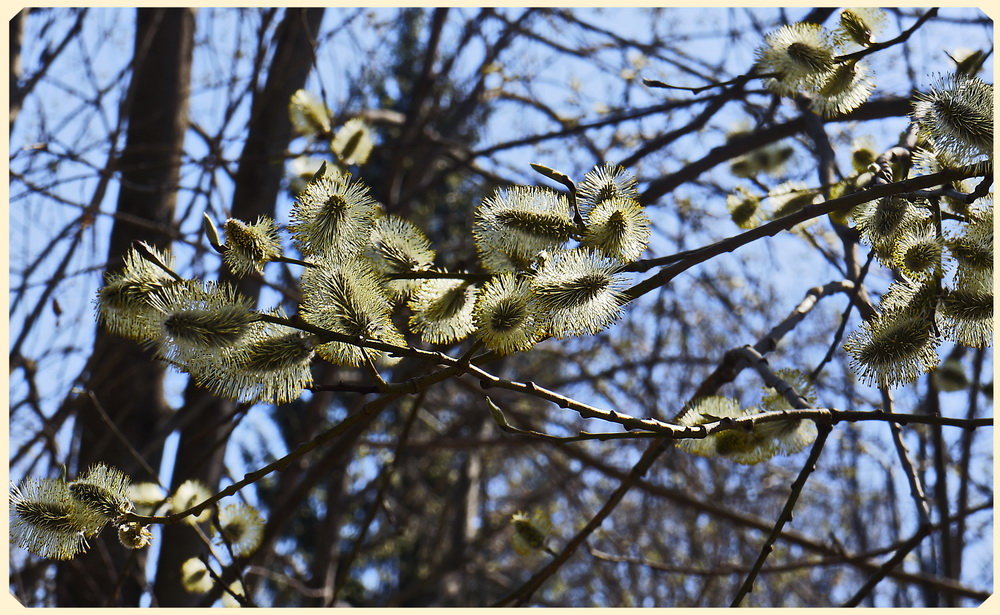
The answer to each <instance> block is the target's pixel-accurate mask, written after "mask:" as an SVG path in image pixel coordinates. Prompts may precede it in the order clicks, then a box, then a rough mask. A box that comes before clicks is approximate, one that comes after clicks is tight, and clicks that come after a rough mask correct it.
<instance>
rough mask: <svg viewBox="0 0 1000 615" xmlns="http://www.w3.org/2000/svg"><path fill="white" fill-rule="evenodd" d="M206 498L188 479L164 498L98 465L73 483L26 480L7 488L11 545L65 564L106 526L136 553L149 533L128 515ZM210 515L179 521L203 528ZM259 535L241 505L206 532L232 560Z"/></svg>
mask: <svg viewBox="0 0 1000 615" xmlns="http://www.w3.org/2000/svg"><path fill="white" fill-rule="evenodd" d="M209 497H211V494H210V493H209V491H208V489H207V488H206V487H205V486H204V485H202V484H201V483H200V482H198V481H194V480H189V481H185V482H183V483H181V485H180V486H178V487H177V489H176V490H175V491H174V493H173V494H171V495H170V496H169V497H167V495H166V494H165V493H164V491H163V489H161V488H160V487H159V485H157V484H155V483H132V482H131V480H130V479H129V477H128V476H127V475H126V474H124V473H123V472H121V471H120V470H118V469H116V468H111V467H108V466H106V465H104V464H95V465H93V466H91V467H90V468H89V469H88V470H87V471H86V472H84V473H83V474H81V475H80V476H79V477H78V478H76V479H75V480H73V481H66V480H63V479H58V478H43V479H36V478H26V479H24V480H23V481H21V482H20V483H19V484H16V485H13V484H12V485H11V488H10V523H11V525H10V538H11V543H12V544H15V545H17V546H19V547H21V548H23V549H26V550H28V551H30V552H31V553H34V554H35V555H38V556H40V557H45V558H49V559H71V558H73V557H74V556H76V555H77V554H79V553H82V552H83V551H85V550H86V549H87V547H88V544H87V541H88V539H91V538H93V537H95V536H97V535H98V534H99V533H100V532H101V530H103V529H104V528H105V527H106V526H107V525H109V524H110V525H112V526H113V527H114V528H115V529H116V530H117V532H118V540H119V542H121V544H122V545H123V546H125V547H127V548H129V549H141V548H143V547H146V546H148V545H149V542H150V540H151V539H152V532H150V531H149V528H148V527H147V526H146V525H144V524H143V523H140V522H138V521H134V520H131V519H134V518H136V517H135V516H132V517H131V518H130V517H129V513H135V515H150V514H153V513H154V512H156V510H157V509H158V508H160V507H161V506H162V508H163V510H164V511H166V512H170V513H174V514H177V513H182V512H185V511H187V510H189V509H191V508H193V507H195V506H196V505H198V504H201V503H202V502H204V501H205V500H207V499H209ZM213 510H214V509H213V508H206V509H205V510H203V511H201V512H200V513H199V514H198V515H188V516H186V517H184V518H183V521H184V522H186V523H188V524H191V525H195V524H198V523H205V522H207V521H209V520H210V519H211V516H212V513H213ZM263 532H264V521H263V519H262V518H261V515H260V513H259V512H258V511H257V509H256V508H254V507H252V506H250V505H248V504H245V503H232V504H227V505H226V506H223V507H220V508H219V510H218V518H217V519H216V522H213V524H212V533H213V534H215V535H216V536H217V539H218V541H219V542H220V543H224V544H225V545H226V546H227V549H228V550H229V552H230V553H231V555H232V556H233V557H241V556H247V555H249V554H251V553H253V552H254V551H255V550H256V549H257V547H258V546H260V542H261V540H262V538H263ZM195 559H197V558H195ZM210 580H211V579H209V581H210ZM185 586H186V587H187V586H188V583H187V581H185ZM189 591H196V590H195V589H191V588H189Z"/></svg>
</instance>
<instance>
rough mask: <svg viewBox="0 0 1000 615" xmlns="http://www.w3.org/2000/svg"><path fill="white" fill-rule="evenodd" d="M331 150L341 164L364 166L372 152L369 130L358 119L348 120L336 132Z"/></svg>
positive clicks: (366, 125)
mask: <svg viewBox="0 0 1000 615" xmlns="http://www.w3.org/2000/svg"><path fill="white" fill-rule="evenodd" d="M331 149H333V153H334V154H336V155H337V158H339V159H340V162H341V163H342V164H345V165H352V164H364V163H365V162H367V161H368V156H369V155H371V152H372V137H371V129H370V128H369V127H368V124H366V123H365V122H364V121H362V120H360V119H358V118H354V119H352V120H348V122H347V123H346V124H344V125H343V126H341V127H340V130H338V131H337V135H336V136H335V137H334V138H333V143H332V144H331Z"/></svg>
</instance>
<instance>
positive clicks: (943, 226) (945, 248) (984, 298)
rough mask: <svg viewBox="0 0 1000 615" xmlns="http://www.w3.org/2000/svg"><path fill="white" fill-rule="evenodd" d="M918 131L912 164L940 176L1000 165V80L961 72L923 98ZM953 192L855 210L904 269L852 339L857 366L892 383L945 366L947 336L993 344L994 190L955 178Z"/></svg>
mask: <svg viewBox="0 0 1000 615" xmlns="http://www.w3.org/2000/svg"><path fill="white" fill-rule="evenodd" d="M912 117H913V121H914V122H915V124H916V127H917V129H918V135H919V142H918V147H917V149H916V150H915V151H914V153H913V166H914V167H915V168H916V170H917V171H918V172H919V173H922V174H927V173H936V172H939V171H943V170H946V169H956V168H960V167H964V166H968V165H974V166H975V167H978V168H979V169H980V170H981V171H982V173H981V174H982V175H984V176H987V177H988V176H989V175H992V168H993V86H992V85H991V84H987V83H983V82H982V81H980V80H979V79H977V78H975V77H969V76H964V75H961V74H956V75H952V76H949V77H945V78H942V79H941V80H940V81H939V82H938V84H937V85H936V86H935V87H933V88H932V89H931V90H930V91H929V92H928V93H926V94H919V95H917V97H916V100H915V102H914V108H913V114H912ZM951 187H952V188H953V189H954V190H953V192H951V193H948V192H945V193H942V194H940V195H938V196H931V197H922V196H920V195H917V196H913V195H907V196H894V197H887V198H882V199H879V200H876V201H872V202H869V203H865V204H863V205H861V206H859V207H857V208H855V209H854V210H853V211H852V212H851V217H852V218H853V222H854V226H855V227H856V228H857V229H858V231H860V233H861V239H862V241H864V242H865V243H867V244H868V245H869V246H871V248H872V250H873V252H874V254H875V256H876V258H877V259H878V260H879V261H880V262H882V263H883V264H884V265H886V266H887V267H890V268H892V269H894V270H895V271H896V272H898V275H897V276H896V279H895V281H893V282H892V284H891V285H890V286H889V290H888V292H887V293H886V294H885V295H884V296H883V297H882V299H881V301H880V303H879V305H878V313H877V314H876V315H875V316H874V317H873V318H871V319H869V320H867V321H865V322H863V323H862V324H861V327H860V328H859V329H858V330H857V331H856V332H855V333H854V334H853V335H852V336H851V337H850V338H849V339H848V340H847V343H846V344H845V345H844V347H845V349H846V350H847V351H848V353H850V355H851V356H852V359H853V368H854V370H855V371H856V372H857V373H858V374H859V375H860V376H861V377H862V379H863V380H865V381H866V382H869V383H875V384H878V385H879V386H885V387H892V386H898V385H899V384H903V383H908V382H913V381H914V380H916V379H917V377H919V376H920V375H921V374H923V373H925V372H928V371H930V370H932V369H934V368H935V367H937V365H938V362H939V358H938V355H937V352H936V348H937V346H938V345H939V344H940V343H941V342H942V341H943V340H948V341H952V342H955V343H957V344H962V345H965V346H971V347H974V348H984V347H986V346H989V345H991V344H992V341H993V194H992V192H990V193H985V194H982V195H981V196H978V197H977V198H975V200H973V201H971V202H969V199H968V198H967V197H965V196H964V195H967V194H972V193H974V192H975V191H976V190H977V186H976V185H975V184H973V183H972V182H971V181H968V180H965V181H959V182H954V183H953V184H952V186H951Z"/></svg>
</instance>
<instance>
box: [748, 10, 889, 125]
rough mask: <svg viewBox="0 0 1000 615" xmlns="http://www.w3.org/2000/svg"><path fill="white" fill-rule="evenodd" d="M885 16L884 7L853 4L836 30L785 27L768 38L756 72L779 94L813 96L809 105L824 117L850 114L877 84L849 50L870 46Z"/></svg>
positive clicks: (842, 14) (809, 25) (803, 25)
mask: <svg viewBox="0 0 1000 615" xmlns="http://www.w3.org/2000/svg"><path fill="white" fill-rule="evenodd" d="M885 21H886V14H885V12H884V11H883V10H881V9H876V8H854V9H843V10H842V11H841V12H840V19H839V21H838V24H837V26H836V28H835V29H833V30H828V29H827V28H825V27H823V26H822V25H819V24H814V23H794V24H789V25H786V26H783V27H781V28H780V29H778V30H776V31H774V32H772V33H770V34H768V35H767V36H766V37H765V38H764V44H763V45H762V46H761V47H760V48H759V49H758V50H757V65H756V66H755V70H754V73H755V74H757V75H759V76H766V78H765V81H764V82H765V85H766V86H767V88H768V89H769V90H771V91H772V92H774V93H775V94H780V95H782V96H796V95H800V94H804V95H806V96H808V97H809V99H810V107H811V108H812V109H813V110H814V111H816V112H817V113H819V114H821V115H823V116H827V117H830V116H835V115H841V114H844V113H847V112H848V111H852V110H853V109H856V108H857V107H859V106H861V104H862V103H864V102H865V101H866V100H868V97H869V96H870V95H871V93H872V90H873V89H874V87H875V86H874V84H873V83H872V81H871V79H870V76H871V71H870V69H869V68H868V66H867V64H866V63H865V62H863V61H862V60H860V59H859V58H856V57H853V56H851V55H848V52H849V51H851V49H852V47H853V48H854V49H857V48H859V47H860V48H867V47H870V46H871V45H872V44H873V43H874V42H875V41H874V40H873V37H874V36H875V35H876V34H878V32H879V31H880V30H881V29H882V26H883V24H884V23H885Z"/></svg>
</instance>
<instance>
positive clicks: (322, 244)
mask: <svg viewBox="0 0 1000 615" xmlns="http://www.w3.org/2000/svg"><path fill="white" fill-rule="evenodd" d="M635 183H636V182H635V179H634V177H631V176H628V175H626V174H625V172H624V171H623V170H622V169H620V168H615V167H610V166H601V167H597V168H595V169H594V170H593V171H591V172H590V173H588V174H587V175H586V177H585V178H584V180H583V181H581V182H580V184H579V186H578V187H575V186H574V187H575V190H574V191H573V193H572V194H571V193H562V192H556V191H554V190H549V189H546V188H540V187H521V186H515V187H511V188H507V189H502V190H498V191H496V192H495V193H494V194H492V195H491V196H489V197H488V198H486V199H484V200H483V202H482V204H481V205H480V206H479V207H478V208H477V209H476V211H475V222H474V228H473V236H474V238H475V243H476V247H477V251H478V254H479V257H480V260H481V262H482V266H483V269H484V270H485V272H477V273H468V272H460V273H450V272H447V271H443V270H440V269H437V268H435V265H434V261H435V258H436V254H435V252H434V250H433V249H432V247H431V244H430V242H429V241H428V239H427V237H426V236H425V235H424V234H423V232H422V231H420V229H419V228H417V227H416V226H415V225H414V224H412V223H411V222H409V221H407V220H404V219H402V218H400V217H398V216H393V215H387V214H385V213H383V212H382V208H381V206H380V205H379V204H378V203H377V202H376V201H375V200H374V199H373V198H372V197H371V195H370V193H369V190H368V188H367V187H366V186H365V185H364V184H363V183H362V182H360V181H359V180H357V179H355V178H353V177H352V176H351V175H350V174H348V173H346V172H343V171H340V170H336V169H333V170H326V169H324V170H322V171H321V172H320V173H317V176H316V177H314V178H313V179H312V181H310V182H309V183H308V184H307V185H306V186H305V188H304V189H303V190H302V191H301V192H300V193H299V195H298V196H297V198H296V201H295V203H294V205H293V208H292V211H291V222H290V224H289V225H288V229H287V230H288V232H289V233H290V234H291V238H292V241H293V242H294V245H295V246H296V248H297V249H298V252H299V253H300V254H301V256H302V257H303V259H304V260H296V259H289V258H286V257H284V256H282V251H281V247H280V240H279V234H278V229H277V226H276V225H275V223H274V222H273V221H272V220H270V219H266V218H262V219H259V220H257V221H256V222H254V223H247V222H243V221H240V220H235V219H230V220H228V221H227V222H226V223H225V225H224V226H223V231H224V235H225V243H224V244H222V243H221V240H220V239H219V238H218V237H217V236H215V237H214V238H213V237H212V235H213V234H214V231H212V230H211V228H212V227H211V225H209V228H210V238H209V239H210V241H211V242H212V243H213V245H215V246H217V249H219V250H220V251H221V252H222V253H223V255H224V259H225V262H226V263H227V265H228V267H229V268H230V270H231V271H232V272H233V273H235V274H237V275H247V274H251V273H253V272H257V273H260V272H261V271H262V270H263V267H264V265H265V264H266V263H268V262H272V261H276V260H283V261H285V262H295V263H297V264H299V265H301V266H303V271H302V276H301V279H300V286H301V296H302V299H301V303H300V305H299V310H298V314H297V319H286V318H284V317H283V316H282V315H281V314H280V313H279V312H278V311H270V312H264V313H261V312H257V311H254V310H253V309H252V306H251V303H250V301H249V299H247V298H245V297H242V296H240V295H239V294H238V293H237V292H236V291H235V290H234V289H233V288H232V287H231V286H229V285H227V284H223V283H214V282H201V281H198V280H187V279H183V278H181V277H180V276H178V275H177V274H176V273H174V272H173V270H172V269H171V267H172V262H171V258H170V255H169V254H168V253H165V252H160V251H157V250H156V249H154V248H152V247H149V246H143V247H142V249H141V250H133V251H132V252H131V253H130V254H129V255H128V256H127V257H126V259H125V267H124V269H123V270H122V271H121V272H120V273H116V274H113V275H110V276H109V277H108V279H107V284H106V285H105V286H104V287H103V288H102V289H101V290H100V293H99V297H98V311H99V317H100V320H101V321H102V322H103V324H104V325H105V326H106V327H107V328H108V329H109V330H110V331H112V332H114V333H116V334H119V335H123V336H125V337H129V338H132V339H135V340H137V341H140V342H143V343H146V344H148V345H150V346H152V347H154V348H155V349H156V350H157V352H158V354H159V356H160V357H161V358H163V359H164V360H165V361H167V362H168V363H170V364H172V365H174V366H175V367H177V368H179V369H181V370H183V371H186V372H187V373H189V374H190V375H191V376H192V377H193V378H194V380H195V381H196V382H197V383H199V384H200V385H202V386H205V387H207V388H209V389H211V390H212V391H214V392H215V393H216V394H218V395H220V396H223V397H227V398H232V399H237V400H241V401H265V402H271V403H285V402H288V401H290V400H293V399H295V398H297V397H298V396H299V394H300V393H301V391H302V389H303V388H305V387H307V386H309V385H310V384H311V382H312V380H311V371H310V363H311V361H312V359H313V357H314V356H319V357H320V358H322V359H325V360H327V361H330V362H331V363H334V364H337V365H345V366H367V365H374V364H375V362H376V361H385V360H390V359H391V356H389V355H391V354H392V353H391V351H390V352H386V346H391V347H395V348H399V349H400V350H401V351H404V350H405V347H406V345H407V340H406V338H405V337H404V332H403V331H402V330H400V329H399V328H398V327H397V325H396V323H395V322H394V320H393V318H392V316H393V313H394V311H395V310H396V308H397V307H400V306H405V307H406V309H407V310H408V312H409V317H408V322H409V329H410V332H411V333H413V334H415V335H417V336H419V337H420V338H421V339H422V340H423V341H425V342H427V343H432V344H446V343H454V342H457V341H460V340H462V339H464V338H466V337H468V336H470V335H475V336H476V337H477V338H478V339H479V340H480V341H481V343H482V344H483V345H484V346H485V347H486V348H488V349H489V350H491V351H493V352H495V353H497V354H509V353H512V352H517V351H522V350H526V349H528V348H530V347H532V345H534V344H535V343H536V342H538V341H539V340H541V339H543V338H545V337H548V336H554V337H565V336H571V335H583V334H592V333H596V332H598V331H600V330H602V329H603V328H605V327H607V326H608V325H610V324H611V323H612V322H614V321H615V320H616V319H617V318H618V317H619V315H620V309H621V306H622V304H623V297H622V295H621V292H620V290H621V286H622V283H623V279H622V277H623V276H622V274H621V272H620V270H621V267H622V265H623V264H624V263H627V262H630V261H633V260H635V259H636V258H638V256H639V255H640V254H641V253H642V251H643V250H644V249H645V247H646V243H647V241H648V238H649V232H650V231H649V220H648V219H647V217H646V215H645V213H644V212H643V209H642V207H641V206H640V205H639V203H638V198H637V197H638V195H637V192H636V189H635ZM571 199H574V200H575V202H573V203H572V204H571ZM571 242H572V244H571ZM296 323H299V324H300V325H301V326H299V327H296V326H295V324H296ZM324 333H326V335H324ZM366 343H367V345H366ZM372 343H376V344H375V345H378V346H380V347H381V349H380V350H377V349H374V348H372Z"/></svg>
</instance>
